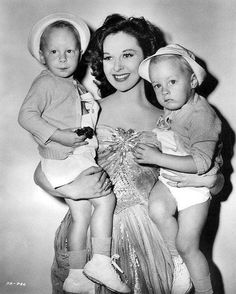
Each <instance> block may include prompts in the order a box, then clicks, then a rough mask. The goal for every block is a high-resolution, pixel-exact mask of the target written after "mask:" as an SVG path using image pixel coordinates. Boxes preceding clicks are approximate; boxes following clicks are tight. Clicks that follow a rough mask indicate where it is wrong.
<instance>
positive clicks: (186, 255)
mask: <svg viewBox="0 0 236 294" xmlns="http://www.w3.org/2000/svg"><path fill="white" fill-rule="evenodd" d="M189 197H191V195H189ZM209 203H210V201H206V202H204V203H201V204H197V205H193V206H191V207H189V208H187V209H184V210H181V211H180V212H179V218H178V223H179V231H178V234H177V239H176V245H177V249H178V251H179V252H180V254H181V256H182V257H183V259H184V261H185V262H186V265H187V267H188V270H189V272H190V275H191V279H192V281H193V284H194V287H195V293H205V294H210V293H213V292H212V286H211V281H210V272H209V266H208V263H207V260H206V258H205V256H204V255H203V253H202V252H201V251H200V249H199V242H200V237H201V233H202V229H203V227H204V224H205V221H206V218H207V215H208V209H209Z"/></svg>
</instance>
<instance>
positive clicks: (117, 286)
mask: <svg viewBox="0 0 236 294" xmlns="http://www.w3.org/2000/svg"><path fill="white" fill-rule="evenodd" d="M90 201H91V203H92V204H93V206H94V212H93V215H92V220H91V225H90V226H91V236H92V250H93V257H92V259H91V260H90V261H89V262H88V263H87V264H86V265H85V267H84V274H85V275H86V276H87V277H89V278H90V279H91V280H92V281H95V282H97V283H100V284H102V285H105V286H106V287H107V288H108V289H110V290H111V291H113V292H117V293H130V289H129V287H128V286H127V285H126V284H125V283H124V282H123V281H122V280H121V279H120V277H119V275H118V273H117V272H116V271H115V270H114V267H113V265H114V260H112V259H113V258H111V257H110V256H111V243H112V227H113V213H114V208H115V202H116V201H115V196H114V194H113V193H111V194H110V195H108V196H106V197H102V198H97V199H93V200H90Z"/></svg>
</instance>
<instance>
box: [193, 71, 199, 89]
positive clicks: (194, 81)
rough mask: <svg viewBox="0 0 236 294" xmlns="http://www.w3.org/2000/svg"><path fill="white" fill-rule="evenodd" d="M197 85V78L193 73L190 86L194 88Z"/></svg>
mask: <svg viewBox="0 0 236 294" xmlns="http://www.w3.org/2000/svg"><path fill="white" fill-rule="evenodd" d="M197 86H198V80H197V77H196V75H195V74H194V73H193V74H192V75H191V88H192V89H195V88H197Z"/></svg>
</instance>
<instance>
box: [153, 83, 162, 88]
mask: <svg viewBox="0 0 236 294" xmlns="http://www.w3.org/2000/svg"><path fill="white" fill-rule="evenodd" d="M153 87H154V88H157V89H160V87H161V84H155V85H154V86H153Z"/></svg>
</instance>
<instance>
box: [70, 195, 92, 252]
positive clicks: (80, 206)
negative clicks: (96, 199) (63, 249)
mask: <svg viewBox="0 0 236 294" xmlns="http://www.w3.org/2000/svg"><path fill="white" fill-rule="evenodd" d="M65 201H66V203H67V204H68V206H69V208H70V212H71V217H72V224H71V226H70V232H69V234H68V238H67V241H68V246H69V249H70V250H82V249H86V240H87V231H88V226H89V224H90V220H91V212H92V207H91V204H90V202H89V201H88V200H78V201H74V200H71V199H65Z"/></svg>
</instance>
